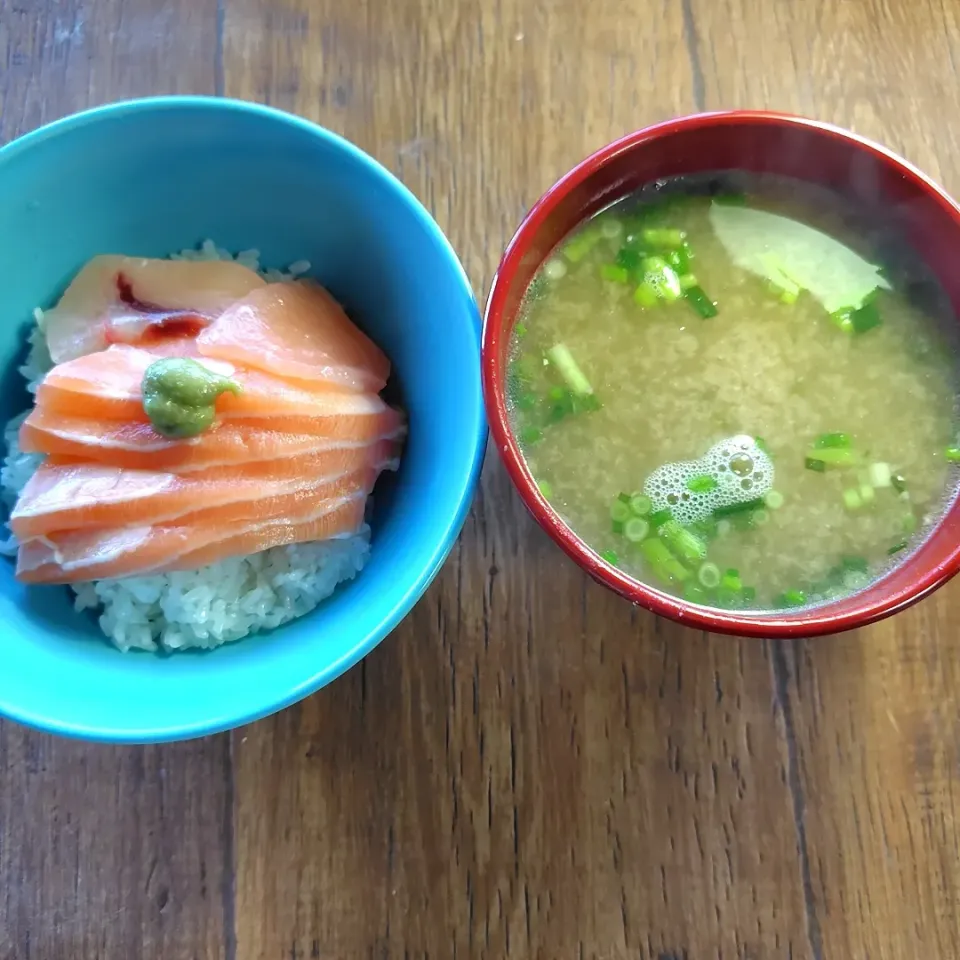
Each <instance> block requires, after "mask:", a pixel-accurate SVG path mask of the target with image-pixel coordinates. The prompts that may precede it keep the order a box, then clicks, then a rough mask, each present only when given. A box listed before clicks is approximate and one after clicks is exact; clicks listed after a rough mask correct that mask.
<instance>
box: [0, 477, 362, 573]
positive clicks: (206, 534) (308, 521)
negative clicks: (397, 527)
mask: <svg viewBox="0 0 960 960" xmlns="http://www.w3.org/2000/svg"><path fill="white" fill-rule="evenodd" d="M365 506H366V496H365V495H364V494H363V493H357V494H354V495H353V496H351V497H348V498H342V499H339V500H327V501H323V502H322V503H317V504H314V505H313V506H312V507H311V509H310V512H309V513H308V514H307V515H306V516H305V517H304V518H302V519H299V520H295V521H289V520H283V521H278V520H268V521H266V522H263V521H259V520H255V521H250V522H248V523H246V524H238V525H224V524H222V523H203V524H184V525H182V526H178V525H165V526H135V527H120V528H108V529H96V530H73V531H69V532H66V533H60V534H56V535H54V536H52V537H43V538H39V539H34V540H27V541H26V542H24V543H23V544H21V546H20V552H19V554H18V556H17V577H18V579H20V580H22V581H23V582H25V583H76V582H78V581H82V580H99V579H103V578H107V577H130V576H141V575H143V574H148V573H161V572H164V571H166V570H171V569H174V568H176V569H192V568H193V567H196V566H203V565H205V564H207V563H214V562H216V561H219V560H223V559H226V558H227V557H231V556H236V555H238V554H250V553H259V552H260V551H261V550H267V549H269V548H270V547H273V546H279V545H280V544H283V543H298V542H302V541H306V540H327V539H330V538H332V537H341V536H349V535H351V534H354V533H356V532H357V530H359V529H360V526H361V524H362V523H363V514H364V508H365ZM194 557H196V558H197V560H194V559H193V558H194ZM187 558H190V559H189V560H188V559H187ZM185 561H186V562H187V565H186V566H184V565H183V564H184V562H185Z"/></svg>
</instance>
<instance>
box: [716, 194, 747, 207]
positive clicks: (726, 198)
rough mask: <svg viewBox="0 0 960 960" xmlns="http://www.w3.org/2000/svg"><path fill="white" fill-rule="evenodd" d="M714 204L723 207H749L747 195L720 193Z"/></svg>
mask: <svg viewBox="0 0 960 960" xmlns="http://www.w3.org/2000/svg"><path fill="white" fill-rule="evenodd" d="M713 202H714V203H717V204H719V205H720V206H722V207H745V206H746V205H747V195H746V194H745V193H737V192H733V193H718V194H717V195H716V196H715V197H714V198H713Z"/></svg>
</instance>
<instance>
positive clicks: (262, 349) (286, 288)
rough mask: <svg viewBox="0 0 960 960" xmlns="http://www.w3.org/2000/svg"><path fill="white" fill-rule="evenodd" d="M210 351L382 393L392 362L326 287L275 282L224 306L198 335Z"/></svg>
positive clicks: (200, 343)
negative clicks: (362, 331)
mask: <svg viewBox="0 0 960 960" xmlns="http://www.w3.org/2000/svg"><path fill="white" fill-rule="evenodd" d="M197 347H198V349H199V350H200V353H202V354H203V355H204V356H208V357H215V358H217V359H221V360H229V361H232V362H234V363H240V364H243V365H244V366H248V367H255V368H256V369H258V370H264V371H266V372H267V373H272V374H275V375H277V376H281V377H289V378H291V379H295V380H308V381H311V382H326V383H330V384H336V385H338V386H340V387H345V388H347V389H351V390H369V391H372V392H373V393H378V392H379V391H380V390H382V389H383V387H384V385H385V384H386V382H387V378H388V377H389V376H390V361H389V360H387V358H386V357H385V356H384V354H383V353H382V352H381V350H380V348H379V347H377V345H376V344H375V343H373V342H372V341H371V340H369V339H368V338H367V337H366V336H365V335H364V334H363V333H361V331H360V330H359V329H358V328H357V327H356V326H354V324H353V323H352V322H351V321H350V319H349V318H348V317H347V315H346V314H345V313H344V312H343V308H342V307H341V306H340V304H338V303H337V301H336V300H334V299H333V297H331V296H330V294H329V293H327V291H326V290H324V289H323V287H321V286H319V285H318V284H316V283H312V282H310V281H301V280H298V281H296V282H293V283H271V284H269V285H268V286H266V287H261V288H259V289H257V290H253V291H252V292H251V293H250V294H249V295H248V296H246V297H244V299H243V300H239V301H237V302H236V303H234V304H233V305H232V306H231V307H229V308H228V309H227V310H225V311H224V313H223V314H221V315H220V317H218V319H217V320H216V322H215V323H213V324H212V325H211V326H209V327H207V328H206V329H205V330H203V332H202V333H201V334H200V336H199V337H197Z"/></svg>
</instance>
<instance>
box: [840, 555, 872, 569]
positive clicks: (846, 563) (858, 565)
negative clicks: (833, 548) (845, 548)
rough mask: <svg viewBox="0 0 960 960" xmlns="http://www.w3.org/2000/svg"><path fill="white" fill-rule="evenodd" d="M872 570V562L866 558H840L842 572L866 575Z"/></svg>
mask: <svg viewBox="0 0 960 960" xmlns="http://www.w3.org/2000/svg"><path fill="white" fill-rule="evenodd" d="M869 569H870V561H869V560H867V558H866V557H856V556H847V557H841V558H840V570H841V572H843V571H844V570H854V571H856V572H857V573H866V572H867V571H868V570H869Z"/></svg>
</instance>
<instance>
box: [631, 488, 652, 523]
mask: <svg viewBox="0 0 960 960" xmlns="http://www.w3.org/2000/svg"><path fill="white" fill-rule="evenodd" d="M652 509H653V501H652V500H651V499H650V498H649V497H648V496H645V495H644V494H642V493H635V494H634V495H633V496H632V497H631V498H630V510H631V511H632V512H633V513H634V514H635V515H636V516H638V517H645V516H647V515H648V514H649V513H650V511H651V510H652Z"/></svg>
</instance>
